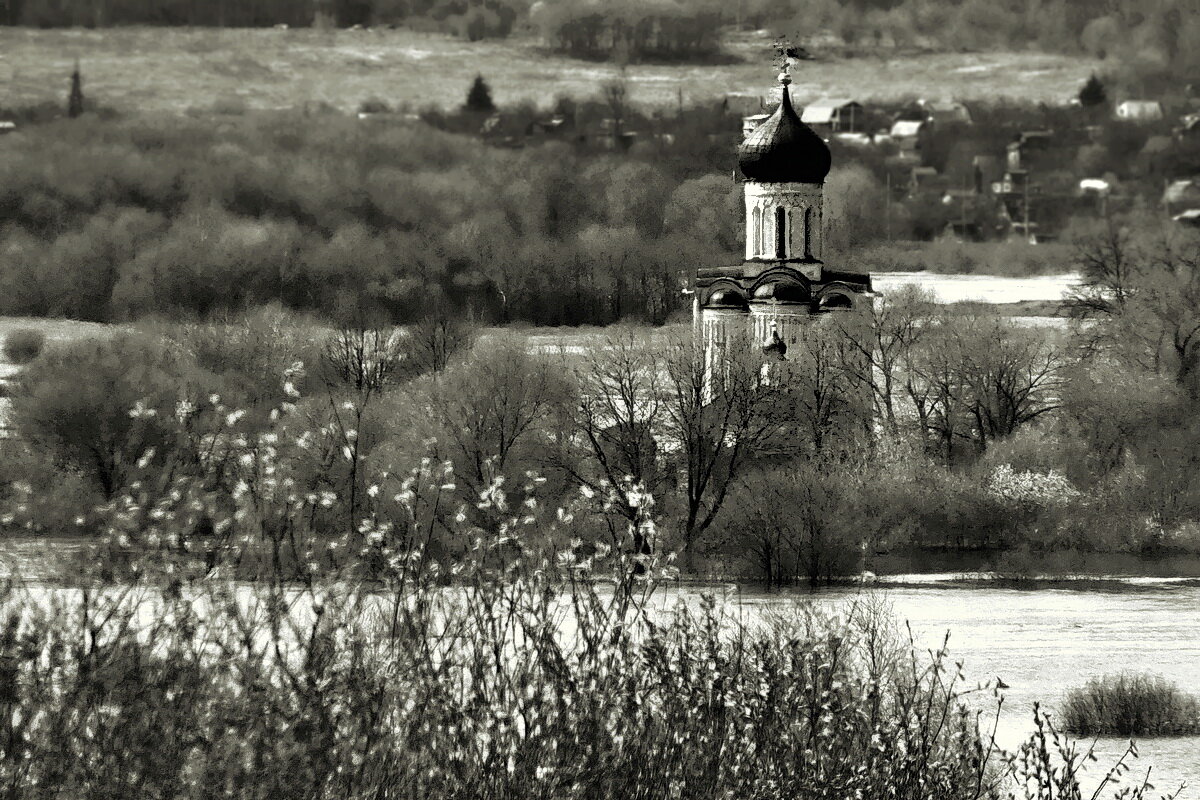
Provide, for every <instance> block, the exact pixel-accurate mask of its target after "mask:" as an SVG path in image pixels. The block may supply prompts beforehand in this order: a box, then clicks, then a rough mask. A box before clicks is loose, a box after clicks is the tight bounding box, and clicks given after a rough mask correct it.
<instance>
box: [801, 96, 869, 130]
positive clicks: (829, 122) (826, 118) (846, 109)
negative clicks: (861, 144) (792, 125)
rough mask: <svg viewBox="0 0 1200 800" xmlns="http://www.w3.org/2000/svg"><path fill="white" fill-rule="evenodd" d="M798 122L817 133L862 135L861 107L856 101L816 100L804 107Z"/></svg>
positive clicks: (840, 98) (842, 99)
mask: <svg viewBox="0 0 1200 800" xmlns="http://www.w3.org/2000/svg"><path fill="white" fill-rule="evenodd" d="M800 120H801V121H802V122H803V123H804V124H805V125H807V126H808V127H810V128H812V129H813V130H814V131H816V132H817V133H819V134H821V135H823V136H828V135H830V134H834V133H862V130H863V122H864V117H863V106H862V103H859V102H858V101H857V100H852V99H850V98H848V97H839V98H833V99H828V100H818V101H816V102H814V103H810V104H808V105H807V106H805V107H804V111H802V112H801V114H800Z"/></svg>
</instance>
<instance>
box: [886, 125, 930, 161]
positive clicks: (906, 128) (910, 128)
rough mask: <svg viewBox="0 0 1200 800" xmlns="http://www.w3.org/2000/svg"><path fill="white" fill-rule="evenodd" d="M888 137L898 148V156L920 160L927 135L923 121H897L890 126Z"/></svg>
mask: <svg viewBox="0 0 1200 800" xmlns="http://www.w3.org/2000/svg"><path fill="white" fill-rule="evenodd" d="M889 135H890V136H891V139H892V141H893V142H895V143H896V145H897V147H899V148H900V156H901V157H902V158H905V159H912V160H918V161H919V160H920V158H921V148H922V146H923V145H924V143H925V140H926V137H927V135H928V134H927V131H926V123H925V122H924V121H921V120H908V119H902V120H898V121H897V122H895V123H893V124H892V130H891V132H890V134H889Z"/></svg>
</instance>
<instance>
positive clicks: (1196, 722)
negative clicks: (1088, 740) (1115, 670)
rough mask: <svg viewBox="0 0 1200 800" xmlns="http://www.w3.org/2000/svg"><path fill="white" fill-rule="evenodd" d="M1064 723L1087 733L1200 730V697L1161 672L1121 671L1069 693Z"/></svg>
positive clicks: (1146, 733) (1067, 727)
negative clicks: (1158, 673)
mask: <svg viewBox="0 0 1200 800" xmlns="http://www.w3.org/2000/svg"><path fill="white" fill-rule="evenodd" d="M1061 716H1062V725H1063V729H1064V730H1066V731H1069V732H1071V733H1077V734H1081V735H1084V736H1112V735H1119V736H1166V735H1189V734H1194V733H1196V732H1197V731H1200V701H1197V699H1196V698H1195V697H1193V696H1192V695H1189V694H1187V693H1185V692H1183V691H1182V690H1180V688H1179V687H1178V686H1177V685H1175V684H1174V683H1172V682H1171V681H1169V680H1167V679H1166V678H1164V677H1162V676H1161V675H1148V674H1144V673H1130V672H1122V673H1119V674H1116V675H1105V676H1103V677H1101V678H1092V679H1091V680H1090V681H1088V682H1087V683H1086V684H1085V685H1083V686H1081V687H1077V688H1074V689H1072V690H1071V691H1069V692H1068V693H1067V697H1066V700H1065V701H1064V702H1063V707H1062V712H1061Z"/></svg>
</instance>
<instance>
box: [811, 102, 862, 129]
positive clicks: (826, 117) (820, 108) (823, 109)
mask: <svg viewBox="0 0 1200 800" xmlns="http://www.w3.org/2000/svg"><path fill="white" fill-rule="evenodd" d="M852 104H853V105H861V104H860V103H859V102H858V101H857V100H854V99H852V98H849V97H834V98H830V99H827V100H817V101H815V102H812V103H809V104H808V105H806V106H805V107H804V110H803V111H802V112H800V121H801V122H803V123H804V124H806V125H827V124H829V123H830V122H833V118H834V116H835V115H836V114H837V112H838V111H840V110H841V109H843V108H845V107H846V106H848V105H852Z"/></svg>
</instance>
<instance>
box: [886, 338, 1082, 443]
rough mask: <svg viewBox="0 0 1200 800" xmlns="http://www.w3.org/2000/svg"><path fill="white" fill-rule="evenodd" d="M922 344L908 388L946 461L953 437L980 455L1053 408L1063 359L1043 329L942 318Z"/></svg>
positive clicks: (1059, 388) (1057, 404) (1056, 403)
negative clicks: (970, 446) (940, 447)
mask: <svg viewBox="0 0 1200 800" xmlns="http://www.w3.org/2000/svg"><path fill="white" fill-rule="evenodd" d="M922 344H923V346H922V348H921V352H920V353H919V354H918V355H917V357H916V358H915V359H914V361H913V370H914V375H913V376H912V379H911V380H910V387H911V388H910V392H911V393H912V396H913V397H914V400H915V401H916V402H918V403H919V404H920V405H921V411H920V413H921V416H922V421H923V423H924V424H925V425H926V426H928V427H927V431H928V432H930V433H933V434H935V435H936V436H937V438H938V439H940V440H941V442H942V445H943V448H944V454H945V457H946V460H947V462H950V461H952V460H953V458H954V445H955V443H956V442H960V441H966V442H970V443H971V444H972V445H973V447H974V449H975V450H976V451H977V452H981V451H983V450H984V449H986V448H987V446H988V443H989V442H992V441H994V440H996V439H1001V438H1004V437H1006V436H1009V435H1010V434H1012V433H1013V432H1014V431H1016V430H1017V429H1018V428H1019V427H1021V426H1022V425H1025V424H1028V423H1031V422H1033V421H1035V420H1037V419H1039V418H1040V417H1042V416H1044V415H1046V414H1049V413H1051V412H1053V411H1055V410H1057V409H1058V408H1059V407H1060V403H1061V395H1062V386H1063V379H1064V370H1065V367H1066V363H1067V362H1066V359H1065V356H1064V353H1063V351H1062V348H1061V347H1060V346H1059V345H1058V344H1057V343H1056V342H1054V341H1053V339H1048V338H1047V336H1046V335H1045V334H1044V332H1039V331H1031V330H1029V329H1026V328H1020V327H1017V326H1016V325H1014V324H1013V323H1012V322H1010V321H1007V320H1004V319H1002V318H1000V317H996V316H963V317H945V318H943V319H942V320H940V321H939V322H938V324H937V325H935V326H934V327H933V328H932V329H931V330H930V331H929V335H927V336H926V337H924V339H923V341H922ZM918 387H920V388H918Z"/></svg>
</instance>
